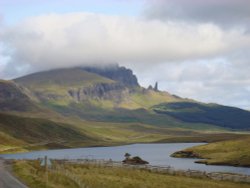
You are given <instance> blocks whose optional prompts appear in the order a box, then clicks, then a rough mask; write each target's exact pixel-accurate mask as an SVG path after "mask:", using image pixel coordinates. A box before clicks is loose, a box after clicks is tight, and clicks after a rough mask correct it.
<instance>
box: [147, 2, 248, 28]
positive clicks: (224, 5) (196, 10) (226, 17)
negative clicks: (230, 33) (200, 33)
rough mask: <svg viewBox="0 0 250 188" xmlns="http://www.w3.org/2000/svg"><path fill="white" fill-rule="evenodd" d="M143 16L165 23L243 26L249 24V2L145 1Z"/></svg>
mask: <svg viewBox="0 0 250 188" xmlns="http://www.w3.org/2000/svg"><path fill="white" fill-rule="evenodd" d="M144 16H146V17H147V18H150V19H160V20H165V21H166V20H185V21H194V22H202V23H204V22H205V23H215V24H218V25H221V26H232V25H243V26H245V25H248V24H249V22H250V1H249V0H219V1H218V0H209V1H208V0H160V1H158V0H154V1H147V8H146V9H145V11H144ZM248 26H249V25H248Z"/></svg>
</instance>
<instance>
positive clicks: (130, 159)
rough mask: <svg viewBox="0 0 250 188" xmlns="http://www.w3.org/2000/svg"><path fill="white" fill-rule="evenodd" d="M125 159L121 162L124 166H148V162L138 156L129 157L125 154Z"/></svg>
mask: <svg viewBox="0 0 250 188" xmlns="http://www.w3.org/2000/svg"><path fill="white" fill-rule="evenodd" d="M124 157H125V159H124V160H123V161H122V162H123V163H124V164H130V165H144V164H149V162H147V161H145V160H143V159H141V158H140V157H138V156H135V157H131V155H130V154H129V153H126V154H125V155H124Z"/></svg>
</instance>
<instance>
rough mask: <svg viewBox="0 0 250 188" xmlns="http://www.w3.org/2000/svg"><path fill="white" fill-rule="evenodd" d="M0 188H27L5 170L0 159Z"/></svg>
mask: <svg viewBox="0 0 250 188" xmlns="http://www.w3.org/2000/svg"><path fill="white" fill-rule="evenodd" d="M0 188H28V187H27V186H25V185H24V184H23V183H21V182H20V181H19V180H18V179H16V178H15V177H14V176H13V175H11V173H10V172H9V171H8V170H6V167H5V165H4V160H3V159H0Z"/></svg>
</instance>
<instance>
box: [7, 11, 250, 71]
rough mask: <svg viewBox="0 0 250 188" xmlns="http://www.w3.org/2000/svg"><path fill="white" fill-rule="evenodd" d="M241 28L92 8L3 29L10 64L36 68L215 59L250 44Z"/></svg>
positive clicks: (35, 69)
mask: <svg viewBox="0 0 250 188" xmlns="http://www.w3.org/2000/svg"><path fill="white" fill-rule="evenodd" d="M249 40H250V37H248V36H246V35H242V31H240V30H232V31H223V30H221V29H220V28H219V27H217V26H215V25H213V24H189V23H174V22H172V23H162V22H158V21H145V20H140V19H136V18H127V17H116V16H105V15H99V14H89V13H72V14H49V15H44V16H38V17H33V18H30V19H28V20H26V21H24V22H22V23H19V24H17V25H16V26H13V27H7V28H5V30H4V34H3V43H4V46H7V47H8V48H9V49H11V50H10V53H9V54H7V55H8V56H9V57H10V61H9V63H8V66H7V68H6V71H8V70H9V71H8V74H9V75H10V76H11V75H13V73H14V72H15V69H16V71H17V73H18V74H20V72H22V71H23V72H31V71H38V70H45V69H51V68H58V67H69V66H77V65H81V64H90V63H97V62H98V63H103V64H105V63H110V62H119V63H121V64H124V65H127V64H128V62H133V63H134V62H136V64H137V65H138V66H142V67H144V65H145V64H147V65H152V63H154V64H161V63H163V62H167V61H183V60H188V59H189V60H195V59H201V58H213V57H215V56H218V55H221V54H225V53H231V52H232V51H235V48H238V47H239V46H240V47H244V46H245V45H246V44H249Z"/></svg>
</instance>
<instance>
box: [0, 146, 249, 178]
mask: <svg viewBox="0 0 250 188" xmlns="http://www.w3.org/2000/svg"><path fill="white" fill-rule="evenodd" d="M197 145H201V143H198V144H197V143H164V144H158V143H157V144H155V143H154V144H132V145H124V146H113V147H92V148H76V149H58V150H46V151H34V152H27V153H18V154H5V155H0V157H3V158H7V159H37V158H40V157H44V156H45V155H47V156H48V157H49V158H54V159H79V158H89V159H105V160H109V159H112V160H114V161H122V160H123V159H124V154H125V153H126V152H128V153H130V154H131V155H132V156H140V157H141V158H142V159H144V160H146V161H148V162H149V163H150V164H151V165H159V166H172V167H174V168H175V169H183V170H187V169H192V170H201V171H206V172H231V173H241V174H248V175H250V168H244V167H231V166H214V165H204V164H196V163H194V161H195V159H183V158H172V157H170V155H171V154H172V153H174V152H176V151H179V150H183V149H185V148H188V147H192V146H197ZM196 160H197V159H196Z"/></svg>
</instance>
